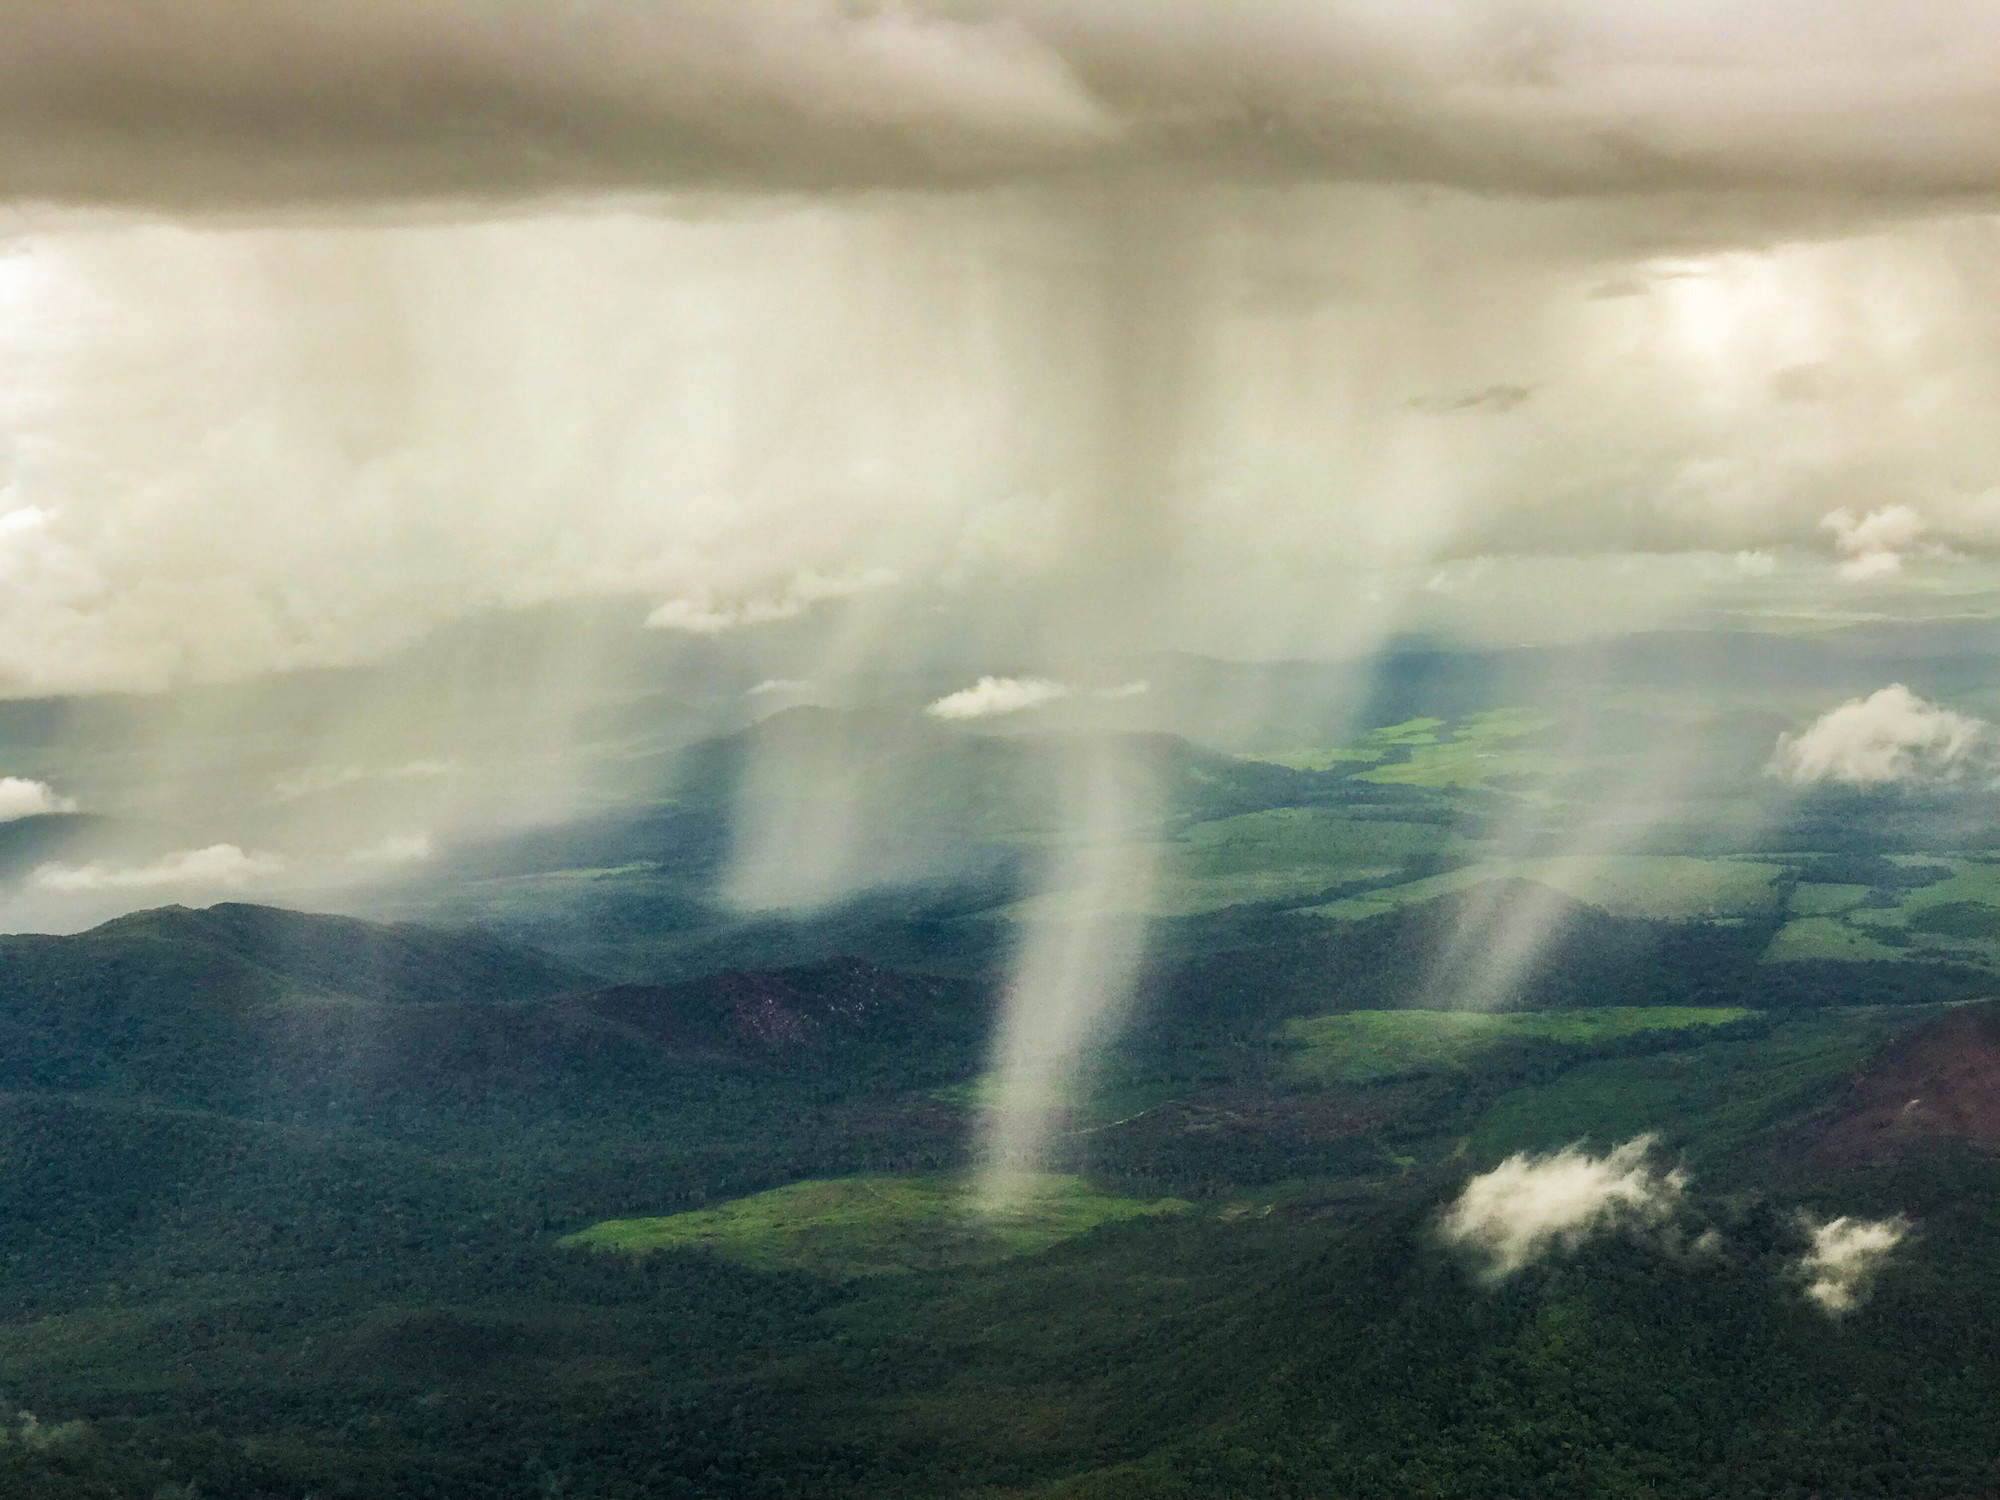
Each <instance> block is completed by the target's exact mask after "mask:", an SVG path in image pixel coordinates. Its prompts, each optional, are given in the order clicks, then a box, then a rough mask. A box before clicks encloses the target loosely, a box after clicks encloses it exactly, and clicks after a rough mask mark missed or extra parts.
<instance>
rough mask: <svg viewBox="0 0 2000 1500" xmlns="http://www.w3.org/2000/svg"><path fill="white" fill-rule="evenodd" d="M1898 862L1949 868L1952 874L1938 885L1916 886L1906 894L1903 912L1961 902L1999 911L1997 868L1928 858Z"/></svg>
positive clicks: (1999, 874)
mask: <svg viewBox="0 0 2000 1500" xmlns="http://www.w3.org/2000/svg"><path fill="white" fill-rule="evenodd" d="M1898 862H1899V863H1904V864H1912V863H1916V864H1948V865H1950V866H1951V874H1950V875H1948V876H1947V877H1945V878H1944V879H1943V880H1940V881H1939V882H1937V884H1935V885H1924V886H1918V887H1917V888H1916V889H1915V890H1913V891H1909V892H1907V893H1905V895H1904V897H1903V900H1902V902H1901V905H1902V908H1903V910H1904V911H1909V912H1914V911H1921V910H1922V909H1923V908H1925V907H1927V906H1946V905H1951V904H1953V903H1956V902H1961V901H1972V902H1978V903H1979V904H1981V905H1984V906H1992V907H2000V865H1991V864H1987V863H1986V862H1985V861H1983V860H1970V859H1948V860H1939V859H1934V858H1932V857H1930V856H1928V855H1925V856H1922V857H1920V858H1917V859H1910V860H1900V861H1898Z"/></svg>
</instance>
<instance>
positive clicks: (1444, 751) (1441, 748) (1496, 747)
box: [1355, 708, 1560, 787]
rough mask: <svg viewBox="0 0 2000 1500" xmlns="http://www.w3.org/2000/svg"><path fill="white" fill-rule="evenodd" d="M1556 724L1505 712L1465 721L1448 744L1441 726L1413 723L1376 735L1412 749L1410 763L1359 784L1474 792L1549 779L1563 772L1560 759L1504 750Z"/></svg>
mask: <svg viewBox="0 0 2000 1500" xmlns="http://www.w3.org/2000/svg"><path fill="white" fill-rule="evenodd" d="M1553 723H1554V721H1553V720H1551V719H1547V718H1544V717H1543V716H1542V715H1540V714H1537V713H1535V712H1533V711H1532V710H1529V709H1521V708H1499V709H1494V710H1493V711H1491V712H1490V713H1483V714H1474V715H1472V716H1471V717H1470V718H1468V719H1465V720H1464V721H1463V722H1461V724H1460V725H1459V727H1458V728H1457V730H1455V731H1454V732H1453V733H1452V734H1451V735H1450V736H1449V737H1448V738H1447V737H1444V736H1441V735H1439V734H1438V733H1437V732H1436V731H1437V729H1438V727H1439V721H1438V720H1436V719H1413V720H1411V721H1410V724H1409V725H1397V726H1395V727H1394V728H1393V729H1389V730H1381V729H1378V730H1376V731H1375V735H1377V736H1395V737H1394V738H1385V739H1382V740H1380V741H1379V743H1382V744H1384V745H1407V746H1409V752H1410V753H1409V758H1408V759H1407V760H1401V761H1396V762H1394V763H1392V764H1389V765H1381V766H1376V767H1375V768H1374V769H1373V770H1369V771H1362V772H1360V773H1358V774H1357V776H1356V777H1355V779H1356V780H1357V781H1374V782H1382V783H1393V784H1400V785H1403V786H1428V787H1472V786H1478V785H1480V784H1481V783H1482V782H1484V781H1485V780H1486V779H1487V778H1488V777H1491V776H1503V775H1504V776H1529V775H1544V774H1547V773H1548V772H1550V771H1553V770H1556V769H1558V767H1559V765H1560V762H1559V761H1558V760H1557V759H1556V758H1554V757H1552V756H1547V755H1534V754H1525V753H1523V752H1521V751H1519V750H1517V749H1508V748H1503V747H1504V746H1505V745H1506V744H1507V742H1508V741H1510V740H1518V739H1525V738H1527V737H1529V736H1531V735H1536V734H1540V733H1541V732H1542V731H1544V730H1546V729H1548V728H1549V727H1550V726H1551V725H1552V724H1553ZM1419 725H1421V726H1423V727H1422V729H1421V730H1419V731H1418V732H1416V733H1407V732H1405V731H1409V730H1410V729H1412V727H1413V726H1419Z"/></svg>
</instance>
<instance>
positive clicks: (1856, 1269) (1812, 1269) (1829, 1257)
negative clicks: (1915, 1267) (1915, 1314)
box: [1799, 1214, 1910, 1316]
mask: <svg viewBox="0 0 2000 1500" xmlns="http://www.w3.org/2000/svg"><path fill="white" fill-rule="evenodd" d="M1802 1222H1803V1224H1804V1226H1805V1229H1806V1232H1807V1233H1809V1234H1810V1235H1811V1236H1812V1249H1811V1250H1809V1251H1808V1252H1806V1254H1805V1256H1804V1257H1803V1258H1802V1259H1801V1260H1800V1262H1799V1269H1800V1270H1801V1271H1802V1272H1804V1274H1805V1275H1806V1276H1807V1277H1809V1278H1810V1280H1809V1282H1808V1284H1807V1286H1806V1295H1807V1296H1808V1297H1810V1298H1812V1299H1813V1301H1815V1302H1817V1303H1818V1304H1819V1305H1820V1306H1821V1307H1822V1308H1824V1309H1825V1310H1826V1311H1827V1312H1828V1313H1829V1314H1832V1315H1836V1316H1837V1315H1838V1314H1840V1313H1844V1312H1846V1311H1847V1310H1848V1309H1850V1308H1852V1307H1854V1306H1855V1305H1856V1304H1857V1303H1858V1302H1860V1300H1861V1299H1862V1297H1864V1296H1865V1295H1866V1294H1867V1291H1868V1285H1869V1283H1870V1282H1871V1281H1873V1280H1874V1278H1875V1276H1876V1274H1877V1273H1878V1272H1880V1271H1881V1269H1882V1268H1883V1267H1884V1266H1885V1265H1887V1264H1888V1259H1889V1252H1890V1251H1891V1250H1893V1249H1895V1248H1896V1246H1898V1245H1900V1244H1901V1243H1902V1242H1903V1240H1904V1239H1905V1238H1906V1237H1907V1236H1908V1235H1909V1232H1910V1223H1909V1220H1907V1219H1905V1218H1904V1217H1903V1216H1902V1215H1900V1214H1898V1215H1897V1216H1896V1217H1894V1218H1891V1219H1853V1218H1848V1217H1846V1216H1845V1215H1843V1216H1842V1217H1840V1218H1838V1219H1830V1220H1828V1221H1826V1222H1825V1223H1815V1222H1814V1221H1813V1220H1812V1219H1811V1218H1810V1217H1809V1216H1808V1217H1805V1218H1803V1220H1802Z"/></svg>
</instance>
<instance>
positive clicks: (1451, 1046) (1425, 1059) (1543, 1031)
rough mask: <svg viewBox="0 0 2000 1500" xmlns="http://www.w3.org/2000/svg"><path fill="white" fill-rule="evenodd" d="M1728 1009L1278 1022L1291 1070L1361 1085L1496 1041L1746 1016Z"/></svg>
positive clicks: (1361, 1016)
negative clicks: (1293, 1048)
mask: <svg viewBox="0 0 2000 1500" xmlns="http://www.w3.org/2000/svg"><path fill="white" fill-rule="evenodd" d="M1749 1014H1750V1012H1749V1011H1747V1010H1742V1009H1737V1008H1733V1007H1727V1006H1665V1005H1656V1006H1625V1007H1610V1008H1605V1009H1600V1010H1557V1011H1538V1012H1535V1013H1532V1014H1524V1015H1492V1014H1487V1013H1484V1012H1479V1011H1443V1010H1360V1011H1349V1012H1347V1013H1345V1014H1342V1015H1333V1016H1312V1017H1308V1018H1304V1019H1300V1020H1294V1021H1289V1022H1287V1023H1286V1024H1285V1027H1284V1030H1283V1033H1282V1034H1283V1036H1284V1037H1285V1038H1286V1039H1287V1040H1288V1041H1291V1042H1293V1043H1295V1044H1297V1045H1298V1046H1299V1049H1300V1050H1299V1051H1298V1052H1297V1053H1296V1054H1295V1055H1294V1057H1293V1059H1292V1063H1291V1066H1292V1070H1293V1072H1294V1073H1296V1074H1298V1075H1299V1076H1303V1077H1308V1078H1324V1079H1338V1080H1341V1081H1343V1082H1350V1083H1358V1082H1365V1081H1367V1080H1368V1079H1371V1078H1388V1077H1392V1076H1394V1075H1396V1074H1399V1073H1415V1072H1431V1071H1441V1070H1455V1069H1459V1068H1463V1067H1465V1066H1466V1065H1467V1064H1468V1063H1469V1062H1471V1060H1472V1059H1473V1058H1474V1057H1476V1056H1478V1055H1479V1054H1480V1053H1482V1052H1484V1051H1486V1050H1488V1049H1489V1048H1491V1047H1494V1046H1497V1045H1499V1044H1500V1043H1502V1042H1510V1041H1527V1040H1530V1039H1540V1040H1545V1041H1552V1042H1601V1041H1608V1040H1610V1039H1612V1038H1614V1037H1621V1036H1630V1035H1631V1034H1632V1033H1634V1032H1640V1031H1668V1030H1673V1029H1677V1028H1679V1027H1683V1026H1721V1025H1724V1024H1726V1023H1728V1022H1730V1021H1739V1020H1741V1019H1742V1018H1743V1017H1744V1016H1747V1015H1749Z"/></svg>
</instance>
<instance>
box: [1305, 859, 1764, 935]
mask: <svg viewBox="0 0 2000 1500" xmlns="http://www.w3.org/2000/svg"><path fill="white" fill-rule="evenodd" d="M1780 873H1781V872H1780V869H1779V867H1778V866H1777V865H1767V864H1759V863H1754V862H1751V861H1748V860H1734V859H1700V858H1696V857H1694V856H1692V855H1679V854H1618V855H1602V856H1599V855H1581V854H1578V855H1560V856H1557V857H1555V858H1552V859H1516V860H1494V861H1491V862H1488V863H1483V864H1477V865H1467V866H1466V867H1465V868H1464V869H1460V870H1453V871H1451V872H1450V873H1449V874H1446V875H1434V876H1432V877H1430V878H1429V879H1427V880H1418V881H1412V882H1411V883H1409V884H1408V885H1399V886H1391V887H1389V888H1387V889H1385V890H1380V891H1370V892H1368V893H1367V894H1366V895H1365V896H1357V897H1354V898H1351V899H1349V900H1345V901H1335V902H1332V903H1329V904H1328V905H1325V906H1315V907H1312V908H1309V910H1310V911H1311V912H1312V914H1313V915H1315V916H1323V917H1331V918H1333V919H1335V920H1337V921H1357V920H1359V919H1361V918H1363V917H1372V916H1376V915H1378V914H1379V913H1381V912H1384V911H1387V910H1389V909H1390V908H1392V907H1396V906H1401V905H1404V904H1406V903H1407V902H1411V901H1427V900H1429V899H1431V898H1432V897H1433V896H1442V895H1445V894H1446V893H1447V892H1450V891H1457V890H1464V889H1465V888H1466V887H1468V886H1473V885H1477V884H1478V883H1480V882H1481V881H1484V880H1500V879H1506V878H1520V879H1525V880H1533V881H1537V882H1539V883H1540V884H1542V885H1547V886H1553V887H1555V889H1557V890H1559V891H1562V892H1565V893H1566V894H1568V895H1571V896H1574V897H1575V898H1576V899H1577V900H1579V901H1587V902H1589V903H1591V904H1592V905H1593V906H1601V907H1603V908H1605V910H1607V911H1612V912H1616V913H1618V914H1619V915H1621V916H1636V917H1657V918H1663V919H1680V918H1688V917H1728V916H1748V915H1753V914H1755V913H1759V912H1763V911H1768V910H1769V909H1771V908H1772V907H1773V906H1775V905H1776V904H1777V902H1778V891H1777V889H1776V887H1775V886H1774V885H1773V884H1772V882H1773V880H1775V879H1776V877H1777V876H1778V875H1779V874H1780Z"/></svg>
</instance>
